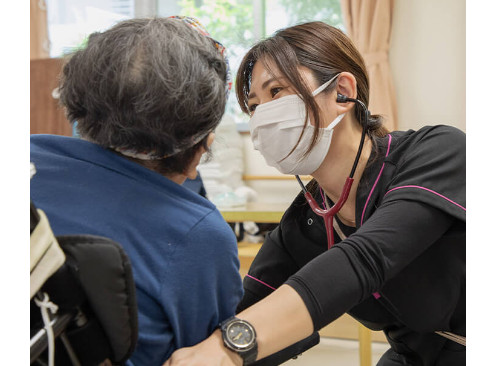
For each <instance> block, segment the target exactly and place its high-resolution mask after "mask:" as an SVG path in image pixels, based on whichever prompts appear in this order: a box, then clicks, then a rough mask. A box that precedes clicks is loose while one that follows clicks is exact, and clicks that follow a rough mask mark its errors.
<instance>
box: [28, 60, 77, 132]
mask: <svg viewBox="0 0 488 366" xmlns="http://www.w3.org/2000/svg"><path fill="white" fill-rule="evenodd" d="M62 65H63V60H62V59H58V58H46V59H37V60H31V61H30V133H31V134H33V133H49V134H54V135H64V136H71V135H72V127H71V124H70V123H69V122H68V120H67V119H66V117H65V115H64V111H63V109H62V108H61V107H60V106H59V104H58V100H57V99H54V98H53V96H52V92H53V90H54V89H55V88H56V87H57V86H58V81H59V75H60V73H61V68H62Z"/></svg>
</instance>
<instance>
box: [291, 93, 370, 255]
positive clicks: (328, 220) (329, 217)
mask: <svg viewBox="0 0 488 366" xmlns="http://www.w3.org/2000/svg"><path fill="white" fill-rule="evenodd" d="M337 102H338V103H347V102H354V103H356V104H359V105H360V106H361V108H362V109H363V111H364V120H363V121H360V122H362V125H363V131H362V134H361V142H360V143H359V149H358V152H357V154H356V159H355V160H354V164H353V166H352V169H351V173H350V174H349V176H348V177H347V178H346V182H345V183H344V187H343V188H342V193H341V196H340V197H339V200H338V201H337V202H336V203H335V204H334V206H332V207H331V208H329V209H327V208H321V207H320V206H319V205H318V203H317V201H315V199H314V198H313V197H312V195H311V194H310V192H309V191H307V189H306V188H305V186H304V185H303V182H302V180H301V179H300V177H299V176H298V175H295V178H296V179H297V181H298V183H299V184H300V186H301V187H302V190H303V194H304V196H305V199H306V200H307V202H308V204H309V205H310V208H311V209H312V211H313V212H315V213H316V214H317V215H319V216H321V217H322V218H323V219H324V223H325V230H326V232H327V243H328V248H329V249H330V248H331V247H332V246H333V245H334V227H333V225H334V215H335V214H336V213H337V212H339V210H340V209H341V208H342V206H344V204H345V203H346V200H347V197H349V192H350V191H351V187H352V183H353V182H354V178H353V177H354V173H355V172H356V168H357V165H358V162H359V158H360V157H361V152H362V151H363V145H364V139H365V137H366V129H367V128H366V127H367V125H368V118H369V111H368V108H366V105H364V103H363V102H361V101H360V100H358V99H354V98H349V97H347V96H345V95H342V94H337Z"/></svg>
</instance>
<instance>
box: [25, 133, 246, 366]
mask: <svg viewBox="0 0 488 366" xmlns="http://www.w3.org/2000/svg"><path fill="white" fill-rule="evenodd" d="M31 162H33V163H34V164H35V166H36V171H37V173H36V175H35V176H34V177H33V178H32V180H31V199H32V201H33V202H34V203H35V204H36V206H37V207H39V208H40V209H42V210H44V212H45V213H46V215H47V217H48V219H49V222H50V224H51V227H52V229H53V231H54V234H55V235H64V234H92V235H100V236H105V237H108V238H110V239H113V240H115V241H117V242H118V243H120V244H121V245H122V246H123V247H124V249H125V251H126V252H127V254H128V256H129V258H130V260H131V263H132V267H133V273H134V279H135V283H136V295H137V304H138V312H139V340H138V344H137V347H136V350H135V352H134V354H133V355H132V357H131V359H130V361H129V362H128V364H130V365H132V364H135V365H161V364H162V363H163V362H164V361H165V360H166V359H167V358H169V356H170V355H171V353H172V352H173V351H174V350H176V349H178V348H181V347H187V346H192V345H194V344H196V343H198V342H200V341H202V340H204V339H205V338H206V337H207V336H208V335H209V334H210V333H211V332H212V331H213V330H214V328H215V327H216V326H217V325H218V324H219V322H221V321H223V320H225V319H226V318H228V317H230V316H232V315H233V314H234V313H235V308H236V306H237V304H238V302H239V300H240V299H241V297H242V294H243V290H242V281H241V277H240V275H239V261H238V256H237V244H236V238H235V235H234V233H233V232H232V230H231V229H230V227H229V225H228V224H227V223H226V222H225V221H224V219H223V218H222V216H221V214H220V212H219V211H218V210H217V209H216V207H215V205H213V204H212V203H211V202H209V201H208V200H206V199H205V198H203V197H201V196H199V195H198V194H196V193H194V192H192V191H190V190H188V189H186V188H185V187H182V186H180V185H178V184H176V183H174V182H173V181H171V180H169V179H167V178H165V177H164V176H162V175H160V174H158V173H156V172H154V171H151V170H149V169H147V168H145V167H143V166H141V165H139V164H137V163H134V162H132V161H129V160H127V159H125V158H123V157H121V156H119V155H118V154H116V153H114V152H112V151H109V150H107V149H104V148H102V147H100V146H98V145H96V144H93V143H91V142H88V141H85V140H80V139H77V138H71V137H62V136H51V135H33V136H31Z"/></svg>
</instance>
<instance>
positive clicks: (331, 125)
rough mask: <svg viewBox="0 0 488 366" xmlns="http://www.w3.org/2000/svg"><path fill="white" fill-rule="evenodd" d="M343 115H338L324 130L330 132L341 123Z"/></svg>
mask: <svg viewBox="0 0 488 366" xmlns="http://www.w3.org/2000/svg"><path fill="white" fill-rule="evenodd" d="M345 115H346V114H345V113H342V114H339V115H338V116H337V117H336V118H335V119H334V120H333V121H332V122H331V123H330V124H329V125H328V126H327V127H326V128H327V129H328V130H332V129H333V128H334V127H335V126H336V125H337V124H338V123H339V122H340V121H342V119H343V118H344V116H345Z"/></svg>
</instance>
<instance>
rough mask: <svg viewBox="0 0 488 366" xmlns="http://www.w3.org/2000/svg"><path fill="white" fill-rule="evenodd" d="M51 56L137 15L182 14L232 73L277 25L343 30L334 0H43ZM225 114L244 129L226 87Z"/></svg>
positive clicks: (243, 120) (242, 117) (337, 0)
mask: <svg viewBox="0 0 488 366" xmlns="http://www.w3.org/2000/svg"><path fill="white" fill-rule="evenodd" d="M47 6H48V26H49V38H50V42H51V52H50V55H51V57H61V56H63V55H65V54H67V53H69V52H71V51H72V50H74V49H76V48H78V47H80V46H82V45H83V43H84V42H85V41H86V39H87V37H88V35H89V34H91V33H92V32H95V31H103V30H105V29H107V28H110V27H111V26H112V25H114V24H115V23H117V22H119V21H121V20H124V19H129V18H133V17H137V16H156V15H157V16H170V15H177V14H181V15H188V16H193V17H195V18H197V19H199V20H200V21H201V22H202V24H203V25H204V26H205V27H206V28H207V29H208V31H209V32H210V34H211V35H212V37H214V38H215V39H216V40H218V41H219V42H221V43H222V44H223V45H224V46H225V47H226V48H227V53H228V56H229V63H230V67H231V71H232V74H233V76H234V78H235V75H236V71H237V68H238V67H239V63H240V61H241V60H242V57H243V56H244V54H245V53H246V51H247V50H248V49H249V48H250V47H251V46H252V45H253V44H254V43H255V42H256V41H258V40H260V39H262V38H263V37H266V36H269V35H271V34H273V33H274V32H275V31H277V30H278V29H280V28H284V27H287V26H290V25H293V24H297V23H300V22H305V21H312V20H320V21H325V22H327V23H329V24H331V25H333V26H336V27H338V28H340V29H342V30H344V26H343V24H342V16H341V5H340V0H76V1H65V0H47ZM227 113H228V114H229V115H230V116H232V118H233V119H234V120H235V121H236V123H237V124H238V128H239V129H240V130H247V128H248V127H247V122H248V117H247V116H246V115H244V114H243V113H242V112H241V111H240V108H239V105H238V103H237V99H236V97H235V93H234V92H232V93H231V94H230V97H229V102H228V105H227Z"/></svg>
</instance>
